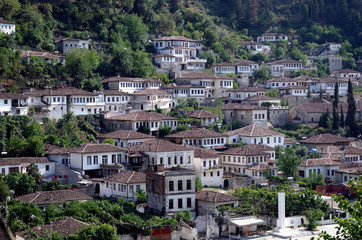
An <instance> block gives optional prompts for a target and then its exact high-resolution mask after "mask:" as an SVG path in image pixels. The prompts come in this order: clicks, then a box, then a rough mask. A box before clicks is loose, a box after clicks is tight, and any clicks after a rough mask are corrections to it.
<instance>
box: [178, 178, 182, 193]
mask: <svg viewBox="0 0 362 240" xmlns="http://www.w3.org/2000/svg"><path fill="white" fill-rule="evenodd" d="M177 190H179V191H182V180H178V182H177Z"/></svg>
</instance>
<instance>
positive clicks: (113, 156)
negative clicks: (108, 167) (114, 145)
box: [112, 154, 116, 163]
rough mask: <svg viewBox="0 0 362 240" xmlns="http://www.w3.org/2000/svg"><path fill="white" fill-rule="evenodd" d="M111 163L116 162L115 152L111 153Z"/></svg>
mask: <svg viewBox="0 0 362 240" xmlns="http://www.w3.org/2000/svg"><path fill="white" fill-rule="evenodd" d="M112 163H116V154H113V155H112Z"/></svg>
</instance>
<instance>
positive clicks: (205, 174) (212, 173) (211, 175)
mask: <svg viewBox="0 0 362 240" xmlns="http://www.w3.org/2000/svg"><path fill="white" fill-rule="evenodd" d="M213 176H214V172H210V177H213ZM216 176H218V177H220V171H217V172H216ZM204 177H207V172H206V171H205V172H204Z"/></svg>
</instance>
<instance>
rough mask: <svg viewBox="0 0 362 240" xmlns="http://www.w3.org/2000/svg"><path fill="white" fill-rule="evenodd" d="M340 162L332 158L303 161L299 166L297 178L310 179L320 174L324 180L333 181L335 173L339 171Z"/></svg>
mask: <svg viewBox="0 0 362 240" xmlns="http://www.w3.org/2000/svg"><path fill="white" fill-rule="evenodd" d="M340 166H341V162H340V161H339V160H338V159H333V158H315V159H304V160H302V162H301V163H300V164H299V176H301V177H312V176H313V174H322V175H323V177H324V178H327V179H334V178H335V171H336V170H338V169H340Z"/></svg>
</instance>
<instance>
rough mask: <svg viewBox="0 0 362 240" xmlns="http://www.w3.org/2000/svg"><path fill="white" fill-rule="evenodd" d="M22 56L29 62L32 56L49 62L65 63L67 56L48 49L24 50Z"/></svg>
mask: <svg viewBox="0 0 362 240" xmlns="http://www.w3.org/2000/svg"><path fill="white" fill-rule="evenodd" d="M20 58H21V59H24V60H26V61H27V62H28V63H29V62H30V61H31V59H32V58H38V59H41V60H42V61H43V62H46V63H48V64H55V63H63V64H64V63H65V56H62V55H59V54H55V53H52V52H46V51H23V52H22V53H21V55H20Z"/></svg>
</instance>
